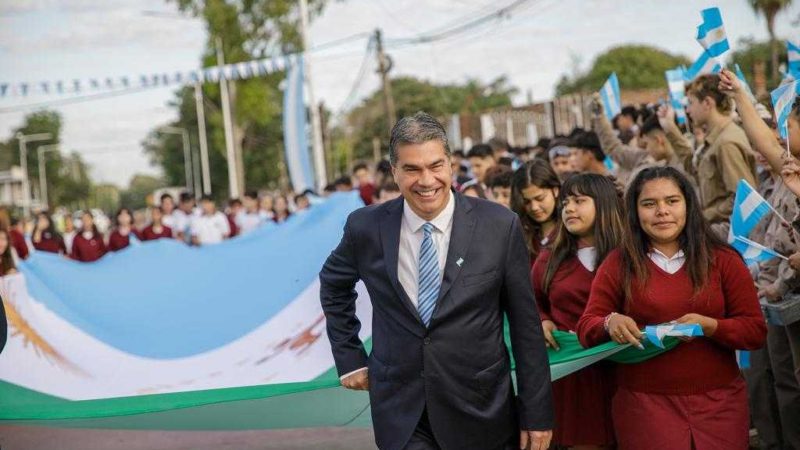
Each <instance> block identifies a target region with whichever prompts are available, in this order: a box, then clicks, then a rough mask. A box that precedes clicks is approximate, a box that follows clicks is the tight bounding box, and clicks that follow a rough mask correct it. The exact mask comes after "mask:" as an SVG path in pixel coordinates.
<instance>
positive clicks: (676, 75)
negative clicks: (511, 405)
mask: <svg viewBox="0 0 800 450" xmlns="http://www.w3.org/2000/svg"><path fill="white" fill-rule="evenodd" d="M683 73H684V70H683V68H681V67H678V68H675V69H672V70H667V71H666V72H664V75H665V76H666V78H667V87H668V88H669V102H670V105H671V106H672V109H674V110H675V118H676V119H678V123H679V124H681V125H683V124H685V123H686V109H684V106H683V101H684V99H685V98H686V86H685V85H684V84H683V83H684V79H683V76H684V75H683Z"/></svg>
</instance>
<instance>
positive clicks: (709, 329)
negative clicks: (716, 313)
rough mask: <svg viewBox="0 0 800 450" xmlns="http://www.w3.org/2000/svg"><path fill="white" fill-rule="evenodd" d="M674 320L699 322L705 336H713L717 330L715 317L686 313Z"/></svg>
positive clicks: (678, 321)
mask: <svg viewBox="0 0 800 450" xmlns="http://www.w3.org/2000/svg"><path fill="white" fill-rule="evenodd" d="M675 322H677V323H696V324H699V325H700V327H701V328H703V336H705V337H710V336H713V335H714V333H715V332H716V331H717V319H712V318H711V317H706V316H702V315H700V314H695V313H691V314H686V315H684V316H682V317H681V318H679V319H678V320H676V321H675Z"/></svg>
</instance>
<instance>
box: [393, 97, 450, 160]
mask: <svg viewBox="0 0 800 450" xmlns="http://www.w3.org/2000/svg"><path fill="white" fill-rule="evenodd" d="M428 141H439V142H441V143H442V146H444V153H445V154H446V155H447V156H450V144H449V143H448V142H447V131H446V130H445V129H444V127H443V126H442V124H441V123H439V121H438V120H436V118H435V117H433V116H431V115H430V114H428V113H426V112H422V111H420V112H418V113H416V114H414V115H413V116H406V117H403V118H402V119H400V120H399V121H397V123H396V124H395V125H394V127H393V128H392V136H391V137H390V138H389V162H391V163H392V166H394V165H395V164H397V147H399V146H401V145H405V144H422V143H424V142H428Z"/></svg>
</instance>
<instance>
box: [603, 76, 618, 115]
mask: <svg viewBox="0 0 800 450" xmlns="http://www.w3.org/2000/svg"><path fill="white" fill-rule="evenodd" d="M600 98H601V99H602V101H603V109H605V111H606V117H608V120H613V119H614V117H616V116H617V114H619V113H620V112H622V102H621V100H620V95H619V80H618V79H617V74H616V72H613V73H612V74H611V76H610V77H608V80H606V82H605V83H604V84H603V88H602V89H600Z"/></svg>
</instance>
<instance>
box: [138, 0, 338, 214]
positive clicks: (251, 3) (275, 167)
mask: <svg viewBox="0 0 800 450" xmlns="http://www.w3.org/2000/svg"><path fill="white" fill-rule="evenodd" d="M176 3H177V4H178V6H179V8H180V9H181V10H183V11H186V12H189V13H191V14H193V15H195V16H197V17H202V18H203V19H204V20H205V22H206V25H207V29H208V32H209V40H208V43H207V45H206V51H205V53H204V55H203V57H202V62H203V66H204V67H208V66H213V65H216V62H217V60H216V51H215V45H216V44H215V43H216V38H217V37H221V42H222V48H223V50H224V53H225V62H226V63H234V62H241V61H248V60H251V59H256V58H263V57H267V56H273V55H276V54H284V53H291V52H296V51H299V50H300V49H302V43H301V40H300V35H299V33H298V29H299V15H298V14H297V8H298V6H297V2H296V1H290V0H244V1H225V0H177V1H176ZM323 6H324V1H323V0H310V1H309V9H310V11H311V14H312V15H313V14H319V13H320V12H321V11H322V8H323ZM284 78H285V73H283V72H280V73H275V74H270V75H268V76H266V77H260V78H253V79H249V80H243V81H236V82H229V83H228V86H229V90H230V94H231V96H230V98H231V103H232V111H233V119H234V127H235V130H234V136H235V138H236V139H237V140H238V144H239V145H240V147H241V149H242V159H243V162H244V164H243V165H244V175H245V176H244V178H245V183H246V185H245V189H246V190H257V189H262V188H273V189H274V188H276V187H277V185H278V180H279V179H280V169H279V168H280V166H281V161H282V160H283V156H282V152H283V130H282V123H281V112H282V101H283V92H282V91H281V90H280V88H279V85H280V83H281V82H282V81H283V79H284ZM202 91H203V97H204V108H205V119H206V135H207V139H208V152H209V169H210V172H211V189H212V193H213V194H214V195H215V196H216V197H217V198H218V199H225V198H227V196H228V166H227V164H228V162H227V159H226V146H225V133H224V127H223V117H222V106H221V105H222V103H221V98H220V89H219V85H218V84H216V83H206V84H204V85H203V87H202ZM172 106H174V107H175V108H177V109H178V112H179V119H178V120H177V121H175V122H173V123H170V124H167V125H171V126H174V127H179V128H185V129H186V130H187V131H188V132H189V135H190V141H191V147H192V152H193V154H194V155H197V156H195V157H197V158H199V150H198V149H199V141H198V139H199V138H198V136H199V131H198V124H197V112H196V106H195V99H194V89H193V88H183V89H181V90H180V91H178V92H176V94H175V99H174V101H173V102H172ZM182 145H183V144H182V142H181V137H180V136H178V135H174V134H163V133H159V132H158V131H157V129H156V130H153V132H152V133H151V134H150V136H149V139H148V141H147V142H145V143H144V146H145V152H146V153H148V154H149V155H150V159H151V161H152V162H153V163H154V164H155V165H157V166H160V167H161V168H162V169H163V172H164V178H165V182H166V183H167V184H168V185H173V186H183V185H185V175H184V165H183V148H182ZM198 161H199V159H198Z"/></svg>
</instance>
